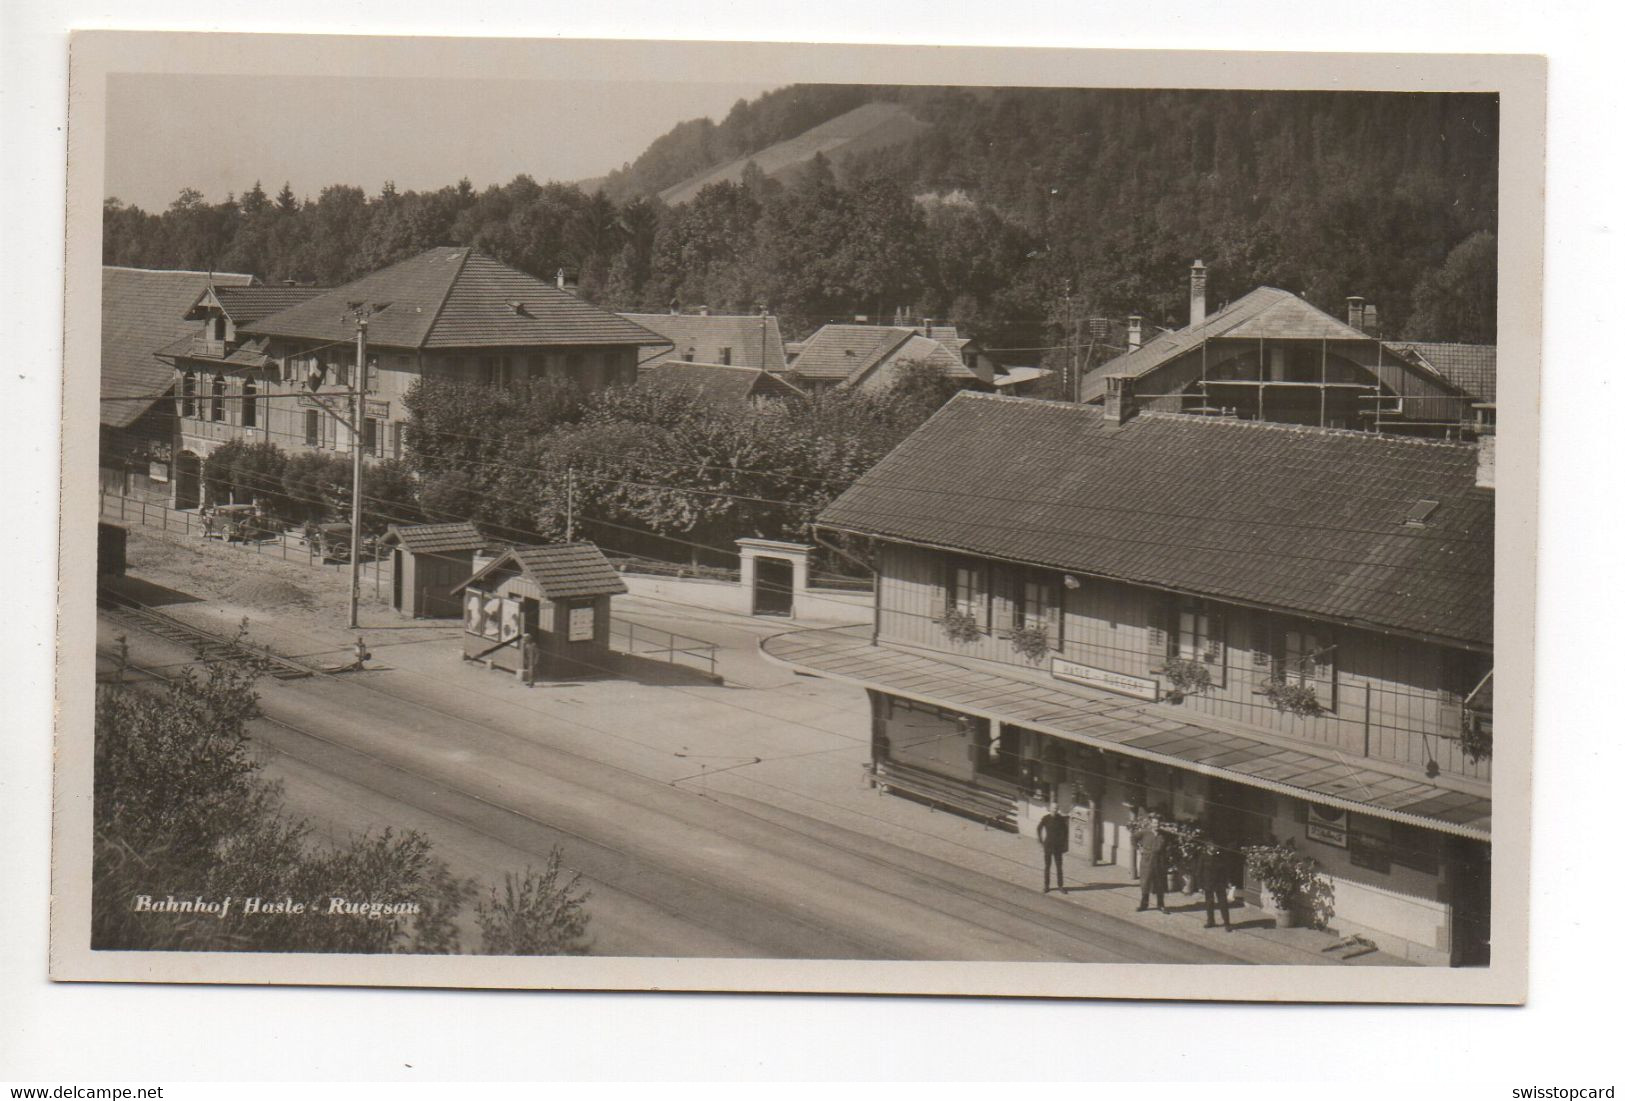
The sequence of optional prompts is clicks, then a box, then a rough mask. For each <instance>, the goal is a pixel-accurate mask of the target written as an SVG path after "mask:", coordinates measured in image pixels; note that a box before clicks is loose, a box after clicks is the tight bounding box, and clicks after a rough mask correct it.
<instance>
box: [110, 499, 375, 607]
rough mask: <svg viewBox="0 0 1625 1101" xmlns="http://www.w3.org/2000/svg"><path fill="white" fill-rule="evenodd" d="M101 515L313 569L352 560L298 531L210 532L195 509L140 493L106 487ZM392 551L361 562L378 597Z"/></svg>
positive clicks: (366, 584) (345, 565)
mask: <svg viewBox="0 0 1625 1101" xmlns="http://www.w3.org/2000/svg"><path fill="white" fill-rule="evenodd" d="M98 518H99V519H102V520H108V521H112V522H115V523H123V524H139V525H140V526H142V527H147V528H152V529H154V530H157V531H163V532H172V533H174V534H177V535H191V536H195V537H197V538H199V539H216V540H218V541H219V542H220V543H221V544H223V545H224V546H228V547H235V548H237V549H238V550H240V551H242V552H243V553H245V554H255V555H261V556H264V557H268V558H279V559H281V560H282V561H284V562H295V563H302V564H304V565H306V566H309V567H311V568H312V569H328V568H331V569H334V570H347V569H349V568H350V563H349V562H329V561H326V560H324V559H323V558H322V556H321V555H320V554H319V553H317V551H316V548H315V547H314V546H313V545H311V544H310V543H309V542H307V541H306V540H305V538H304V537H303V536H302V535H301V534H300V533H298V532H289V531H281V532H261V533H260V534H259V535H258V536H257V537H255V538H252V539H228V538H226V536H225V533H224V532H223V531H222V530H221V529H220V528H219V527H218V526H217V527H215V528H214V529H213V531H212V532H209V531H208V530H207V529H206V527H205V525H204V522H203V518H202V517H201V516H200V515H199V514H198V512H197V511H196V510H189V509H182V508H170V507H169V506H168V505H162V504H159V503H158V502H156V501H147V500H143V499H141V498H139V497H125V496H122V495H120V494H117V493H109V492H107V491H105V490H103V491H102V492H101V493H100V495H99V510H98ZM393 557H394V556H393V555H388V554H386V555H384V556H382V557H381V558H378V559H374V560H366V559H363V560H362V563H361V588H362V591H363V592H366V591H367V590H368V589H369V588H370V589H371V591H372V595H373V598H374V599H375V600H380V601H381V600H383V599H385V598H386V597H387V596H388V595H389V594H390V593H391V592H393V588H394V584H393V583H394V578H393V569H394V564H393Z"/></svg>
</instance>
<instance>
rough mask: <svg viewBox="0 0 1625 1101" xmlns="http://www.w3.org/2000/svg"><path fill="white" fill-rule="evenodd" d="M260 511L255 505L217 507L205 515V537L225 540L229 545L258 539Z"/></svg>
mask: <svg viewBox="0 0 1625 1101" xmlns="http://www.w3.org/2000/svg"><path fill="white" fill-rule="evenodd" d="M258 514H259V510H258V509H257V508H255V507H254V506H253V505H216V506H214V507H213V508H211V509H209V510H208V511H207V512H205V513H204V514H203V537H204V538H205V539H224V540H225V541H226V542H228V543H236V542H244V543H246V542H248V541H249V540H251V539H255V538H258V535H257V534H256V532H257V531H258V530H259V529H258V526H257V525H256V523H255V517H256V516H257V515H258Z"/></svg>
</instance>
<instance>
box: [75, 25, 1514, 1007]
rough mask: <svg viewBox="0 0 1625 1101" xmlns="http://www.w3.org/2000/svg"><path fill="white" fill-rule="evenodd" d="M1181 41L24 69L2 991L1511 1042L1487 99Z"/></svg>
mask: <svg viewBox="0 0 1625 1101" xmlns="http://www.w3.org/2000/svg"><path fill="white" fill-rule="evenodd" d="M719 58H726V59H727V60H728V62H729V63H728V64H726V65H723V64H718V63H717V61H718V59H719ZM269 59H274V63H272V62H271V60H269ZM1220 61H1221V55H1201V54H1195V53H1191V54H1184V55H1181V54H1177V53H1172V52H1169V53H1161V54H1154V55H1145V56H1141V57H1137V58H1132V59H1131V58H1129V57H1127V56H1126V55H1113V54H1112V53H1111V52H1109V51H1064V50H1026V51H1014V50H971V49H966V50H960V51H948V52H946V53H944V52H943V51H936V52H930V53H928V52H926V51H922V50H916V49H912V48H909V47H841V46H827V47H816V46H804V47H785V46H779V47H772V46H767V45H755V46H753V45H748V44H735V45H722V44H716V43H710V44H706V43H677V42H618V43H610V42H589V41H551V42H541V41H527V40H508V41H505V42H497V41H495V40H476V39H467V40H455V41H454V40H435V39H416V40H413V39H401V38H395V39H378V40H376V41H375V42H371V43H369V44H367V45H366V46H362V45H359V44H358V40H352V41H349V42H343V43H341V42H337V41H335V40H328V39H322V38H320V37H318V36H278V35H179V34H159V33H139V32H79V33H77V34H76V35H75V37H74V42H73V53H72V72H73V93H72V100H71V104H70V119H71V122H72V132H71V134H70V139H69V164H68V172H69V186H70V198H71V200H72V201H71V202H70V221H69V242H68V253H67V264H68V287H67V305H66V315H67V316H68V317H69V318H70V319H75V318H77V319H78V320H77V321H70V324H69V327H68V330H67V361H66V383H65V388H64V412H63V416H64V422H63V441H64V442H63V461H64V476H63V495H62V527H61V531H62V555H61V619H60V630H61V632H62V644H61V650H60V658H59V661H60V665H59V680H58V706H59V709H60V711H59V728H58V763H57V769H58V773H57V785H58V788H57V820H56V826H55V831H56V832H55V842H54V847H53V861H54V877H55V904H54V912H53V919H52V949H51V950H52V975H53V977H55V978H58V979H68V980H141V981H185V982H260V983H316V984H367V985H418V986H448V985H449V986H476V987H478V986H491V987H530V988H592V989H682V990H738V991H753V990H756V991H772V990H779V991H823V992H842V993H863V992H876V993H926V994H954V993H974V994H1008V995H1041V996H1051V997H1090V996H1112V997H1158V998H1210V997H1224V998H1229V999H1244V1000H1245V999H1263V1000H1274V1001H1280V1000H1330V1001H1338V1000H1346V1001H1372V1000H1377V1001H1444V1002H1450V1001H1461V1002H1502V1003H1506V1002H1519V1001H1521V1000H1522V998H1523V991H1524V982H1525V979H1524V970H1525V960H1526V957H1527V947H1528V946H1527V906H1528V901H1527V900H1528V893H1529V868H1528V857H1527V846H1528V820H1529V819H1528V815H1529V802H1530V791H1529V764H1530V759H1531V746H1532V742H1531V731H1532V709H1531V704H1530V698H1531V691H1530V686H1531V684H1532V677H1533V661H1534V653H1533V642H1532V637H1533V636H1532V634H1531V630H1530V627H1529V625H1530V624H1532V621H1533V578H1534V561H1535V557H1534V555H1535V548H1534V532H1533V529H1532V527H1529V526H1527V525H1521V524H1520V525H1509V524H1508V523H1507V516H1508V515H1509V511H1510V515H1513V516H1518V515H1532V514H1533V509H1534V506H1535V480H1534V478H1535V470H1534V463H1533V459H1532V456H1533V455H1534V454H1535V452H1536V446H1537V442H1538V440H1537V432H1536V421H1535V415H1534V410H1535V400H1534V399H1535V394H1536V392H1537V386H1538V380H1539V373H1540V369H1541V363H1540V322H1539V319H1540V305H1541V262H1540V257H1541V217H1542V206H1541V201H1542V197H1541V196H1542V193H1541V182H1540V173H1541V162H1542V153H1541V150H1542V148H1543V145H1542V141H1543V132H1542V124H1543V118H1544V68H1543V66H1542V64H1541V62H1540V60H1539V59H1538V58H1533V57H1527V56H1526V57H1511V56H1489V55H1483V56H1478V57H1466V56H1459V57H1446V56H1443V55H1439V56H1435V57H1427V56H1422V55H1411V56H1409V57H1404V58H1399V57H1397V56H1395V57H1379V56H1378V55H1353V54H1349V55H1323V56H1321V57H1319V58H1317V59H1314V60H1312V61H1311V60H1310V59H1309V58H1308V55H1276V56H1274V57H1268V56H1266V55H1234V56H1233V57H1224V58H1223V63H1222V64H1221V63H1220ZM1513 148H1516V149H1517V151H1518V155H1517V156H1516V157H1513V158H1509V150H1511V149H1513ZM1498 445H1499V451H1500V455H1501V462H1500V464H1499V465H1498V463H1497V452H1498ZM92 456H94V462H92ZM1509 495H1511V496H1510V497H1509ZM1498 497H1500V498H1502V499H1503V500H1502V508H1500V509H1498V508H1497V498H1498ZM1509 501H1510V502H1511V508H1510V510H1509V508H1508V502H1509ZM92 571H93V572H92ZM1498 642H1499V643H1500V646H1499V649H1500V650H1501V651H1502V653H1501V658H1500V662H1499V663H1498V662H1497V660H1496V657H1497V649H1498V645H1497V644H1498ZM1498 664H1499V671H1500V673H1501V678H1500V679H1501V681H1502V712H1503V714H1502V722H1501V725H1500V729H1499V731H1497V729H1496V723H1495V695H1496V691H1495V681H1496V673H1497V666H1498ZM1497 734H1499V737H1497ZM1497 804H1498V805H1497ZM1492 807H1493V812H1492Z"/></svg>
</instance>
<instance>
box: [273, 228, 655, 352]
mask: <svg viewBox="0 0 1625 1101" xmlns="http://www.w3.org/2000/svg"><path fill="white" fill-rule="evenodd" d="M353 302H365V303H368V304H369V305H371V306H372V307H373V309H374V310H375V312H374V314H373V315H372V318H371V320H370V321H369V323H368V326H367V338H368V340H370V341H371V342H372V343H374V344H376V345H382V346H386V347H393V348H499V347H536V346H540V345H582V344H588V345H590V344H654V343H659V341H660V338H659V337H658V336H657V335H656V334H654V333H651V332H650V331H649V330H648V329H645V328H643V327H642V326H641V325H634V324H633V323H632V322H630V321H628V320H626V319H625V318H623V317H621V316H619V315H617V314H613V313H610V312H609V311H608V310H602V309H599V308H598V307H597V306H594V305H592V304H591V303H590V302H584V301H582V300H581V299H580V298H577V297H576V296H575V295H573V294H571V293H570V292H569V291H566V290H561V289H559V288H558V287H556V286H554V285H553V284H552V283H548V282H546V281H544V280H541V279H537V278H536V277H535V276H532V275H526V274H525V273H524V272H522V271H519V270H518V269H516V268H511V267H509V266H508V265H506V264H503V263H501V262H499V261H497V260H493V259H492V258H491V257H489V256H486V255H485V254H483V253H479V252H475V251H473V250H472V249H468V248H433V249H430V250H428V251H427V252H423V253H420V254H418V255H417V256H414V257H412V258H411V259H409V260H402V261H401V262H400V263H398V264H391V265H390V266H389V267H387V268H383V269H381V270H379V271H375V272H373V273H372V274H370V275H364V276H362V277H361V278H360V279H357V280H355V281H354V282H351V283H346V284H345V285H344V286H342V287H336V288H334V289H333V290H330V291H326V292H324V293H322V294H320V295H318V296H316V297H315V298H311V299H309V300H308V301H305V302H302V303H300V304H298V305H296V306H292V307H290V308H288V309H285V310H282V311H280V312H279V313H274V314H270V315H268V316H266V317H263V318H261V319H260V320H258V321H256V322H254V323H253V324H251V325H247V326H244V328H245V330H246V331H250V332H254V333H263V334H267V335H271V336H286V337H302V338H305V339H309V340H332V341H338V340H348V339H350V338H352V337H353V336H354V335H355V322H354V320H353V317H352V314H351V306H350V304H351V303H353ZM379 307H383V308H381V309H380V308H379Z"/></svg>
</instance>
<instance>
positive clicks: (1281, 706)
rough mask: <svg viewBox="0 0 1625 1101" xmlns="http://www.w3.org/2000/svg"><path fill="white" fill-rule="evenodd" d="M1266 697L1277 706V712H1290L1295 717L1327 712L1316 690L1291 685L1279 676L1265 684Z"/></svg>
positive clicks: (1305, 686)
mask: <svg viewBox="0 0 1625 1101" xmlns="http://www.w3.org/2000/svg"><path fill="white" fill-rule="evenodd" d="M1264 696H1265V698H1266V699H1268V700H1269V701H1270V702H1271V703H1273V704H1274V705H1275V709H1276V710H1277V711H1290V712H1292V713H1293V714H1294V715H1305V716H1314V715H1318V714H1320V713H1321V712H1322V711H1324V710H1325V708H1323V707H1321V705H1320V697H1319V696H1317V695H1315V690H1314V688H1312V687H1311V686H1309V685H1307V684H1292V683H1289V682H1288V681H1287V679H1286V678H1285V677H1283V676H1280V675H1279V674H1277V675H1276V676H1273V677H1271V678H1270V679H1269V680H1267V681H1265V682H1264Z"/></svg>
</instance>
